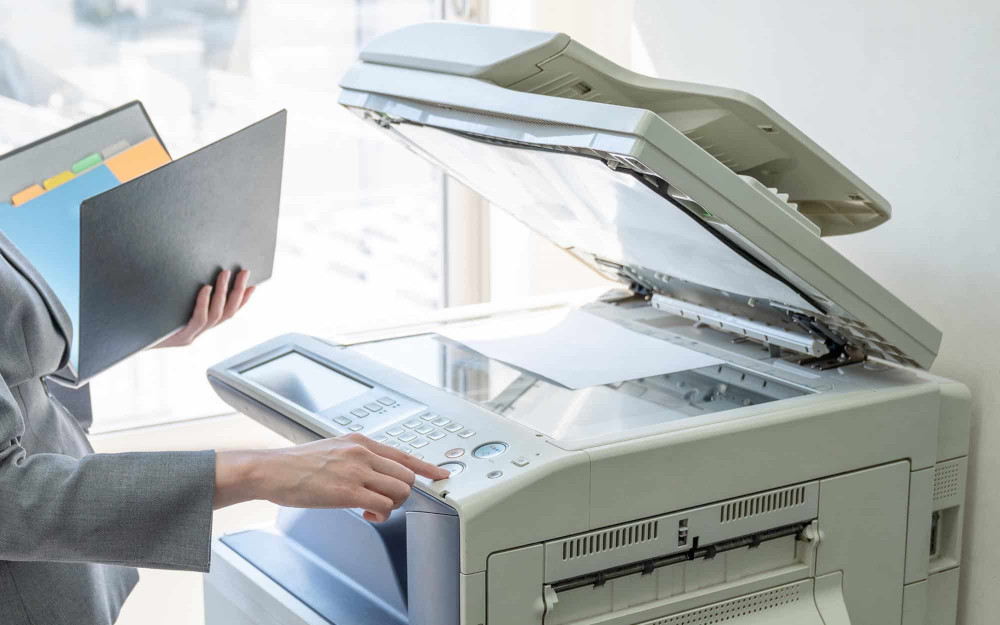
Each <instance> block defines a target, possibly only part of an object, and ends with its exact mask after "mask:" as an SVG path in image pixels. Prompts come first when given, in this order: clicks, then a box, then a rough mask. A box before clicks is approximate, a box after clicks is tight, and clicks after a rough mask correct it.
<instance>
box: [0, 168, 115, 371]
mask: <svg viewBox="0 0 1000 625" xmlns="http://www.w3.org/2000/svg"><path fill="white" fill-rule="evenodd" d="M118 185H119V182H118V178H116V177H115V175H114V174H112V173H111V170H109V169H108V168H107V166H105V165H101V166H100V167H96V168H94V169H92V170H90V171H88V172H86V173H85V174H82V175H80V176H77V177H76V178H73V179H72V180H70V181H68V182H65V183H63V184H62V185H60V186H58V187H56V188H54V189H52V190H50V191H46V192H45V193H43V194H42V195H40V196H38V197H36V198H35V199H33V200H31V201H29V202H25V203H24V204H22V205H20V206H17V207H15V206H12V205H10V204H5V205H2V206H0V231H2V232H3V233H4V234H5V235H6V236H7V238H8V239H10V240H11V241H12V242H13V243H14V245H16V246H17V248H18V249H19V250H20V251H21V253H22V254H24V256H25V258H27V259H28V261H29V262H31V264H32V265H34V267H35V269H37V270H38V273H40V274H41V275H42V277H43V278H44V279H45V281H46V282H48V284H49V286H50V287H51V288H52V290H53V291H54V292H55V294H56V297H58V298H59V301H60V302H62V305H63V307H64V308H65V309H66V312H67V313H68V314H69V318H70V320H71V321H72V323H73V344H72V345H71V346H70V362H71V363H72V364H73V367H74V369H77V368H78V367H79V352H80V350H79V345H80V204H81V203H82V202H83V201H84V200H86V199H89V198H92V197H94V196H95V195H98V194H100V193H104V192H105V191H107V190H108V189H112V188H114V187H117V186H118Z"/></svg>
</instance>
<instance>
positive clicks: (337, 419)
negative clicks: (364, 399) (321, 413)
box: [333, 417, 351, 425]
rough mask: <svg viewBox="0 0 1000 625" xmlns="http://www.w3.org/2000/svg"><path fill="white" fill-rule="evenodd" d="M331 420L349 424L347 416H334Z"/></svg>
mask: <svg viewBox="0 0 1000 625" xmlns="http://www.w3.org/2000/svg"><path fill="white" fill-rule="evenodd" d="M333 422H334V423H339V424H340V425H350V424H351V420H350V419H348V418H347V417H334V418H333Z"/></svg>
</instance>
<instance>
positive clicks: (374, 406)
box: [365, 403, 382, 412]
mask: <svg viewBox="0 0 1000 625" xmlns="http://www.w3.org/2000/svg"><path fill="white" fill-rule="evenodd" d="M365 408H367V409H368V410H370V411H371V412H378V411H379V410H382V406H380V405H378V404H375V403H371V404H365Z"/></svg>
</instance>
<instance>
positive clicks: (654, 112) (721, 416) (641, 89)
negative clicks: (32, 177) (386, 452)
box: [206, 23, 970, 625]
mask: <svg viewBox="0 0 1000 625" xmlns="http://www.w3.org/2000/svg"><path fill="white" fill-rule="evenodd" d="M341 86H342V87H343V91H342V94H341V98H340V101H341V103H342V104H343V105H344V106H346V107H347V108H348V109H350V110H352V111H354V112H356V113H357V114H358V115H359V116H361V117H362V118H363V119H366V120H369V121H374V122H376V124H377V125H375V126H374V127H375V129H376V131H377V132H382V133H386V134H388V135H389V136H391V137H393V138H394V139H397V140H399V141H401V142H402V143H403V144H404V145H405V146H406V147H408V148H409V149H411V150H413V151H414V152H416V153H417V154H420V155H421V156H423V157H425V158H427V159H428V160H430V161H431V162H433V163H436V164H438V165H440V166H441V167H443V168H444V169H445V170H446V171H447V172H448V173H449V174H451V175H452V176H454V177H456V178H457V179H459V180H461V181H462V182H464V183H466V184H468V185H469V186H470V187H472V188H473V189H475V190H477V191H478V192H480V193H481V194H482V195H484V196H485V197H486V198H488V199H489V200H490V201H491V202H493V203H494V204H496V205H497V206H498V207H500V208H502V209H504V210H506V211H508V212H510V213H511V214H512V215H513V216H514V217H515V218H517V219H518V220H520V221H522V222H523V223H525V224H526V225H528V226H529V227H531V228H532V229H534V230H535V231H537V232H539V233H540V234H542V235H543V236H545V237H546V238H548V239H549V240H551V241H552V242H553V243H555V244H556V245H558V246H560V247H561V248H563V249H564V250H566V251H567V252H568V253H570V254H572V255H573V256H575V257H576V258H578V259H579V260H581V261H583V262H585V263H586V264H588V265H589V266H591V267H592V268H594V269H595V270H596V271H599V272H600V273H602V274H603V275H605V276H607V277H609V278H612V279H614V280H616V281H618V282H620V283H621V284H622V285H623V288H621V289H618V290H614V291H611V292H609V293H607V294H606V295H605V296H603V297H601V298H599V299H598V300H597V301H593V302H590V303H588V304H586V305H585V306H583V307H582V308H580V309H577V310H574V311H573V312H567V309H565V308H563V309H560V308H558V307H556V308H554V309H545V310H524V311H515V312H510V311H508V312H503V313H500V312H497V313H496V314H492V315H485V316H484V315H483V314H482V311H476V312H475V314H474V315H473V316H472V318H470V319H469V320H466V321H461V322H456V321H454V319H452V321H450V322H449V323H444V322H443V321H442V323H441V324H439V325H437V326H434V327H430V328H428V326H427V325H426V324H425V325H420V326H414V327H412V328H407V327H402V328H396V329H394V330H392V331H386V332H383V333H381V334H379V335H378V336H377V340H376V339H375V338H369V339H365V338H364V337H357V338H355V339H353V340H349V341H348V340H343V339H342V340H341V341H340V342H327V341H321V340H318V339H315V338H311V337H307V336H302V335H296V334H290V335H285V336H281V337H278V338H276V339H273V340H271V341H268V342H265V343H263V344H261V345H258V346H256V347H253V348H251V349H249V350H247V351H246V352H244V353H242V354H238V355H236V356H234V357H232V358H230V359H228V360H226V361H224V362H222V363H219V364H218V365H216V366H215V367H212V368H211V369H210V371H209V380H210V382H211V384H212V385H213V387H214V388H215V390H216V391H217V392H218V393H219V394H220V396H222V397H223V398H224V399H225V400H226V401H227V402H228V403H230V404H231V405H232V406H234V407H235V408H236V409H238V410H239V411H241V412H243V413H245V414H247V415H249V416H251V417H252V418H254V419H257V420H259V421H260V422H262V423H265V424H266V425H268V426H269V427H271V428H272V429H274V430H276V431H278V432H280V433H282V434H284V435H285V436H287V437H288V438H290V439H291V440H295V441H306V440H312V439H315V438H319V437H327V436H337V435H342V434H345V433H347V432H351V431H355V432H360V433H362V434H365V435H367V436H371V437H372V438H374V439H375V440H378V441H383V442H385V443H386V444H390V445H394V446H397V447H399V448H400V449H403V450H404V451H406V452H407V453H411V454H414V455H418V456H420V457H422V458H424V459H425V460H427V461H429V462H433V463H436V464H442V465H444V464H446V463H447V464H448V466H449V467H450V468H452V470H453V473H452V477H451V478H449V479H447V480H442V481H439V482H434V483H428V482H425V481H420V482H418V484H417V487H416V488H415V490H414V493H413V496H412V497H411V498H410V500H408V502H407V504H406V505H405V506H404V507H403V509H401V510H399V511H397V512H396V513H394V514H393V516H392V517H391V519H390V521H389V522H388V523H386V524H382V525H375V524H370V523H367V522H366V521H364V520H363V518H362V517H361V516H360V515H359V514H357V513H356V512H354V511H301V510H283V511H282V512H281V514H280V515H279V519H278V522H277V524H276V525H275V527H273V528H269V529H264V530H251V531H245V532H240V533H237V534H233V535H229V536H225V537H223V538H221V539H220V540H219V541H217V542H216V543H215V546H214V551H213V554H214V555H213V568H212V573H211V574H210V575H209V576H208V577H207V578H206V613H207V616H208V622H209V623H264V622H268V623H274V622H277V623H329V622H332V623H337V624H338V625H348V624H353V623H365V624H368V623H400V624H403V623H409V624H413V625H417V624H419V625H450V624H458V623H461V624H463V625H487V624H488V625H530V624H532V623H534V624H539V625H541V624H545V625H553V624H561V625H611V624H614V625H684V624H687V625H694V624H698V625H710V624H712V623H723V622H725V623H732V624H736V625H753V624H757V623H788V624H790V625H791V624H796V625H798V624H803V623H805V624H816V625H846V624H848V623H854V624H859V623H863V624H869V623H877V624H882V623H894V624H895V623H899V624H902V625H939V624H944V623H953V622H954V620H955V607H956V598H957V584H958V576H959V569H960V553H961V527H962V512H963V505H964V496H965V467H966V455H967V452H968V436H969V405H970V399H969V394H968V390H967V389H966V388H965V387H964V386H963V385H961V384H958V383H956V382H952V381H950V380H946V379H943V378H940V377H937V376H934V375H931V374H930V373H928V372H927V371H926V369H927V368H928V367H929V366H930V365H931V363H932V362H933V360H934V357H935V355H936V353H937V350H938V346H939V343H940V340H941V335H940V332H939V331H938V330H937V329H935V328H934V327H933V326H932V325H930V324H929V323H928V322H927V321H925V320H924V319H922V318H921V317H920V316H919V315H917V313H915V312H914V311H913V310H912V309H910V308H909V307H907V306H906V305H905V304H903V303H902V302H901V301H899V300H898V299H897V298H896V297H894V296H893V295H892V294H891V293H889V292H888V291H886V290H885V289H884V288H883V287H881V286H880V285H879V284H877V283H876V282H875V281H874V280H872V279H871V278H870V277H869V276H867V275H866V274H865V273H864V272H862V271H861V270H860V269H858V268H857V267H855V266H854V265H853V264H851V263H850V262H849V261H848V260H846V259H845V258H843V256H841V255H840V254H839V253H838V252H836V251H835V250H834V249H833V248H832V247H830V246H829V245H828V244H827V243H826V242H825V241H824V240H823V236H826V235H830V234H847V233H850V232H857V231H860V230H864V229H867V228H871V227H874V226H877V225H879V224H880V223H882V222H884V221H885V220H887V219H888V218H889V214H890V211H889V206H888V204H887V203H886V202H885V200H884V199H882V198H881V197H880V196H879V195H878V194H877V193H876V192H875V191H874V190H873V189H871V188H870V187H869V186H868V185H866V184H865V183H864V182H863V181H861V180H860V179H859V178H858V177H857V176H855V175H854V174H853V173H851V172H850V171H848V170H847V169H846V168H845V167H844V166H843V165H841V164H840V163H838V162H837V161H836V160H834V159H833V158H832V157H831V156H830V155H829V154H827V153H826V152H825V151H823V150H822V149H821V148H819V147H818V146H817V145H815V144H814V143H813V142H812V141H811V140H809V139H808V138H807V137H805V136H804V135H802V133H801V132H799V131H798V130H797V129H796V128H795V127H794V126H792V125H791V124H789V123H788V122H787V121H786V120H784V119H783V118H781V117H780V116H779V115H777V114H776V113H775V112H774V111H772V110H771V109H770V108H768V107H767V106H766V105H764V104H763V103H761V102H759V101H757V100H755V99H754V98H752V97H750V96H747V95H746V94H742V93H739V92H735V91H730V90H726V89H720V88H715V87H706V86H701V85H691V84H686V83H678V82H672V81H664V80H658V79H652V78H648V77H643V76H639V75H636V74H633V73H631V72H628V71H626V70H624V69H622V68H620V67H617V66H615V65H613V64H611V63H610V62H608V61H607V60H605V59H603V58H601V57H599V56H597V55H596V54H594V53H593V52H591V51H590V50H587V49H586V48H584V47H583V46H581V45H580V44H578V43H577V42H574V41H572V40H571V39H570V38H569V37H567V36H566V35H563V34H559V33H541V32H531V31H516V30H510V29H503V28H493V27H479V26H471V25H462V24H444V23H434V24H424V25H419V26H415V27H410V28H404V29H402V30H399V31H395V32H393V33H390V34H388V35H385V36H383V37H381V38H379V39H376V40H375V41H373V42H372V43H371V44H369V46H368V47H366V48H365V50H364V51H363V52H362V54H361V59H360V62H359V63H357V64H356V65H355V66H354V68H352V69H351V71H350V72H349V73H348V74H347V75H346V76H345V77H344V79H343V80H342V83H341ZM552 314H556V315H564V316H566V317H567V318H569V317H570V316H571V315H585V316H587V319H588V320H589V321H593V320H594V319H595V318H597V319H599V320H600V322H601V323H604V324H607V325H606V326H605V327H606V328H608V330H607V331H606V332H593V333H589V334H587V335H583V336H580V337H579V339H578V340H577V341H570V342H563V343H562V344H559V343H553V342H551V341H549V342H546V341H547V338H546V337H547V336H549V334H548V333H546V332H542V333H540V334H535V333H534V331H532V332H527V331H526V330H525V331H523V332H522V333H521V335H520V336H518V334H517V328H518V327H519V326H520V325H523V326H524V327H525V328H528V327H536V324H535V320H536V319H537V316H539V315H552ZM500 327H504V328H514V330H511V331H510V332H511V333H510V335H509V336H503V337H500V338H499V339H496V337H495V336H494V339H496V340H497V341H499V344H500V345H501V346H502V345H512V344H518V345H519V344H521V343H516V341H524V340H525V336H524V335H525V334H530V342H531V343H529V344H534V345H535V346H536V351H542V350H547V351H545V354H547V355H551V356H555V357H557V358H558V359H561V361H563V362H564V363H565V367H566V368H567V369H568V368H570V367H571V366H575V365H578V364H579V363H574V362H571V360H572V359H573V358H574V356H573V354H576V353H579V352H578V351H575V350H577V349H578V348H580V347H581V345H583V346H586V345H588V344H589V345H591V346H592V345H593V344H594V343H595V342H596V344H597V345H598V346H599V347H600V348H601V349H602V350H603V351H602V352H601V356H600V357H597V358H594V361H593V368H595V369H600V370H601V371H604V372H610V374H611V379H609V380H604V381H602V383H594V384H590V385H581V386H577V387H574V386H573V385H571V384H565V383H561V382H559V381H558V380H557V379H556V378H557V377H558V375H557V374H559V373H561V372H560V371H558V370H555V371H553V370H542V369H541V368H539V369H535V368H533V367H530V366H527V365H525V364H524V363H525V362H528V361H529V360H530V359H524V360H523V361H522V360H521V359H519V358H518V356H517V354H513V355H511V356H510V357H504V358H498V357H491V356H490V354H489V353H488V350H487V349H486V348H484V347H482V345H484V343H476V342H474V341H468V340H459V339H456V338H455V337H457V336H459V335H460V334H461V332H460V331H463V330H469V329H473V330H476V329H481V330H483V331H484V332H485V333H486V334H490V332H492V330H493V329H495V328H500ZM612 328H613V329H614V330H615V331H616V332H618V331H621V330H622V329H624V330H626V331H627V332H628V333H630V334H629V336H630V337H634V336H637V335H641V337H643V338H644V339H648V340H649V341H652V342H653V343H654V344H655V345H661V346H662V345H666V344H670V345H672V346H677V347H682V348H684V349H686V350H693V353H697V355H698V356H699V357H700V358H711V359H712V362H713V363H714V364H711V365H710V366H704V365H702V366H698V367H694V368H690V367H689V368H686V369H685V368H683V367H682V368H680V369H676V368H673V369H671V368H669V367H667V364H668V363H666V362H664V363H663V366H664V369H663V371H660V372H656V371H651V372H647V373H646V374H643V375H640V376H621V375H620V376H617V377H615V376H614V375H613V374H614V371H616V370H617V369H618V368H619V367H620V368H621V369H622V370H625V366H624V365H626V364H631V363H630V362H629V358H630V354H628V353H620V352H622V351H623V350H622V348H621V346H619V345H616V344H615V342H614V341H611V340H609V339H607V337H610V336H612V332H611V329H612ZM493 334H496V333H495V332H493ZM574 342H578V343H580V345H574V344H572V343H574ZM474 346H475V347H474ZM527 351H530V350H527ZM805 359H811V361H810V362H804V363H803V362H802V361H803V360H805ZM861 361H864V362H861ZM584 364H587V363H584ZM813 365H815V366H813ZM380 400H385V402H387V403H382V404H380V403H379V402H380ZM369 406H370V408H369ZM248 604H250V605H253V606H255V608H256V609H255V610H247V609H246V608H245V606H246V605H248Z"/></svg>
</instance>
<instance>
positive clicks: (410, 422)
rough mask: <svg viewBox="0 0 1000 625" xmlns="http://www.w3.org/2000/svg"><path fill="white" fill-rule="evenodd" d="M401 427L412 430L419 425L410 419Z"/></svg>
mask: <svg viewBox="0 0 1000 625" xmlns="http://www.w3.org/2000/svg"><path fill="white" fill-rule="evenodd" d="M403 425H404V426H405V427H408V428H410V429H411V430H412V429H413V428H415V427H417V426H418V425H420V421H418V420H416V419H410V420H409V421H407V422H406V423H404V424H403Z"/></svg>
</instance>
